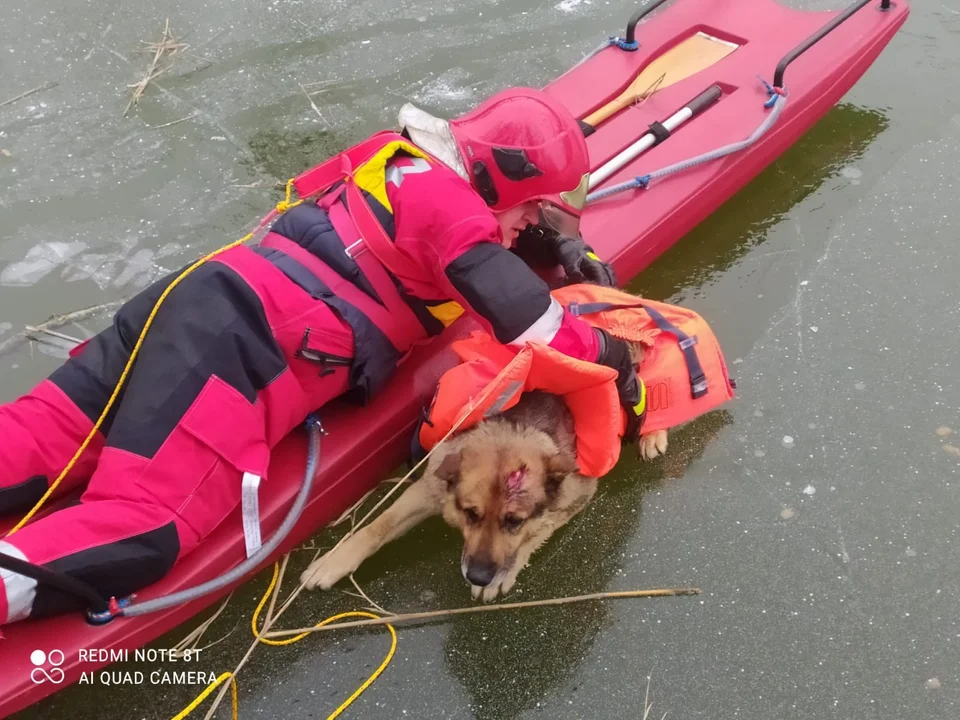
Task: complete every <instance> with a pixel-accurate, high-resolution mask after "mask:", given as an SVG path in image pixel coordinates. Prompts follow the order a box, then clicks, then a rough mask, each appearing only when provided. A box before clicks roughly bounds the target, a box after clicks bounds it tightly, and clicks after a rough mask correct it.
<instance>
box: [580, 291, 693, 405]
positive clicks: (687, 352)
mask: <svg viewBox="0 0 960 720" xmlns="http://www.w3.org/2000/svg"><path fill="white" fill-rule="evenodd" d="M626 308H643V309H644V310H646V311H647V314H648V315H649V316H650V318H651V319H652V320H653V322H654V323H656V325H657V327H658V328H660V329H661V330H662V331H663V332H668V333H670V334H671V335H673V336H674V337H676V338H677V341H678V342H679V344H680V351H681V352H682V353H683V359H684V361H685V362H686V364H687V375H688V377H689V378H690V393H691V395H692V396H693V398H695V399H696V398H699V397H703V396H704V395H706V394H707V376H706V374H705V373H704V372H703V366H702V365H701V364H700V358H699V356H698V355H697V350H696V348H695V347H694V346H695V345H696V344H697V336H696V335H694V336H693V337H691V336H689V335H687V334H686V333H685V332H684V331H683V330H681V329H680V328H678V327H677V326H676V325H674V324H673V323H672V322H670V321H669V320H667V319H666V318H665V317H664V316H663V314H662V313H661V312H660V311H659V310H654V309H653V308H652V307H648V306H647V305H645V304H643V303H631V304H617V303H605V302H595V303H583V304H581V303H578V302H576V301H574V302H572V303H570V305H569V306H568V307H567V309H568V310H569V311H570V314H571V315H574V316H579V315H590V314H591V313H598V312H605V311H607V310H622V309H626Z"/></svg>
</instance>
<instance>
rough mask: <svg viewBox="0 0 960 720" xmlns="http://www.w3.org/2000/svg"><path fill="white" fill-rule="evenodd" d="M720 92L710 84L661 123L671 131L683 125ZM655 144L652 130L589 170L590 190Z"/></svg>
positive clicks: (718, 97)
mask: <svg viewBox="0 0 960 720" xmlns="http://www.w3.org/2000/svg"><path fill="white" fill-rule="evenodd" d="M722 94H723V91H722V90H721V89H720V86H719V85H711V86H710V87H709V88H707V89H706V90H704V91H703V92H702V93H700V94H699V95H697V97H695V98H694V99H693V100H691V101H690V102H688V103H687V104H686V105H684V106H683V107H682V108H681V109H680V110H678V111H677V112H675V113H674V114H673V115H671V116H670V117H668V118H667V119H666V120H664V121H663V122H662V123H661V124H662V125H663V127H665V128H666V129H667V130H669V131H670V132H671V133H672V132H673V131H674V130H675V129H676V128H678V127H680V126H681V125H683V124H684V123H685V122H687V121H688V120H689V119H690V118H692V117H694V116H695V115H698V114H699V113H701V112H703V111H704V110H706V109H707V108H708V107H709V106H710V105H712V104H713V103H715V102H716V101H717V100H719V99H720V96H721V95H722ZM656 144H657V136H656V135H655V134H654V133H652V132H648V133H646V134H645V135H644V136H643V137H641V138H640V139H639V140H637V141H636V142H635V143H633V144H632V145H628V146H627V147H625V148H624V149H623V150H621V151H620V152H619V153H617V154H616V155H615V156H613V157H612V158H610V160H608V161H607V162H605V163H604V164H603V165H601V166H600V167H598V168H597V169H596V170H594V171H593V172H591V173H590V182H589V185H588V189H590V190H592V189H593V188H594V187H596V186H597V185H599V184H600V183H602V182H603V181H604V180H606V179H607V178H608V177H610V176H611V175H613V174H614V173H615V172H617V171H618V170H619V169H620V168H622V167H623V166H624V165H626V164H627V163H629V162H631V161H632V160H634V159H635V158H636V157H638V156H639V155H640V154H642V153H644V152H646V151H647V150H648V149H650V148H652V147H653V146H654V145H656Z"/></svg>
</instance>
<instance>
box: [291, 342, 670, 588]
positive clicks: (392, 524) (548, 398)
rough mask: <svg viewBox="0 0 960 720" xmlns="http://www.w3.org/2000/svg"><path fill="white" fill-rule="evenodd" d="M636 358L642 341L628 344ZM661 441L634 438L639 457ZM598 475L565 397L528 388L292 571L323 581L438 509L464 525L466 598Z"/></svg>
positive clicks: (522, 558)
mask: <svg viewBox="0 0 960 720" xmlns="http://www.w3.org/2000/svg"><path fill="white" fill-rule="evenodd" d="M630 349H631V355H632V358H633V360H634V362H635V364H638V365H639V363H640V362H641V361H642V360H643V348H642V347H641V346H640V345H631V348H630ZM666 449H667V431H666V430H660V431H657V432H654V433H650V434H648V435H643V436H641V438H640V447H639V454H640V455H641V457H643V458H644V459H646V460H651V459H653V458H655V457H657V456H658V455H662V454H663V453H665V452H666ZM596 489H597V478H593V477H584V476H582V475H580V474H579V473H578V472H577V467H576V438H575V435H574V426H573V416H572V415H571V413H570V411H569V409H568V408H567V406H566V404H565V403H564V402H563V400H562V399H561V398H560V397H558V396H556V395H551V394H549V393H545V392H541V391H534V392H529V393H526V394H524V395H523V397H522V398H521V399H520V401H519V402H518V403H517V404H516V405H515V406H514V407H512V408H510V409H509V410H507V411H505V412H503V413H501V414H499V415H496V416H494V417H490V418H487V419H485V420H483V421H481V422H480V423H478V424H477V425H475V426H474V427H472V428H470V429H468V430H466V431H464V432H463V433H461V434H460V435H456V436H454V437H453V438H452V439H450V440H449V441H447V442H446V443H444V444H443V445H441V446H438V447H437V448H436V450H435V452H434V453H433V454H432V455H431V456H430V459H429V460H428V461H427V466H426V470H425V472H424V475H423V477H422V478H420V479H419V480H417V481H416V482H414V483H413V484H412V485H411V486H410V487H409V488H408V489H407V490H406V491H405V492H404V493H403V495H401V496H400V498H399V499H398V500H397V501H396V502H394V504H393V505H392V506H390V507H389V508H388V509H387V510H386V511H385V512H384V513H383V514H382V515H380V517H378V518H377V519H376V520H374V521H373V522H371V523H370V524H369V525H366V526H364V527H362V528H361V529H360V530H358V531H357V532H356V534H354V535H352V536H351V537H349V538H348V539H347V540H346V541H345V542H344V543H343V544H341V545H340V546H339V547H338V548H335V549H334V550H332V551H330V552H328V553H327V554H326V555H324V556H323V557H321V558H320V559H318V560H316V561H315V562H314V563H312V564H311V565H310V566H309V567H308V568H307V569H306V570H305V571H304V572H303V573H302V574H301V576H300V580H301V582H302V583H304V584H305V585H306V587H307V588H309V589H315V588H317V587H319V588H321V589H323V590H328V589H330V588H331V587H332V586H333V585H334V584H336V583H337V582H338V581H340V580H341V579H342V578H344V577H346V576H348V575H350V574H351V573H352V572H354V571H355V570H356V569H357V568H358V567H359V566H360V564H361V563H362V562H363V561H364V560H366V559H367V558H368V557H370V556H371V555H373V553H375V552H376V551H377V550H379V549H380V548H381V547H383V545H385V544H386V543H388V542H390V541H391V540H395V539H396V538H398V537H400V536H401V535H403V534H404V533H406V532H407V531H408V530H410V529H411V528H412V527H414V526H415V525H416V524H417V523H420V522H422V521H423V520H425V519H426V518H428V517H431V516H433V515H438V514H441V515H442V516H443V519H444V520H445V521H446V522H447V523H448V524H449V525H451V526H452V527H455V528H458V529H460V531H461V532H462V533H463V539H464V545H463V554H462V556H461V561H460V568H461V571H462V573H463V577H464V578H465V579H466V580H467V582H468V583H470V585H471V586H472V589H473V597H474V598H477V597H480V596H481V595H482V597H483V600H484V601H490V600H493V599H495V598H496V597H497V596H498V595H499V594H501V593H502V594H504V595H505V594H506V593H508V592H509V591H510V589H511V588H512V587H513V585H514V583H515V582H516V580H517V574H518V573H519V572H520V571H521V570H522V569H523V568H524V567H525V566H526V565H527V563H528V561H529V560H530V556H531V555H532V554H533V553H534V552H535V551H536V550H537V549H538V548H539V547H540V546H541V545H542V544H543V543H544V542H545V541H546V540H547V539H548V538H549V537H550V536H551V535H552V534H553V533H554V532H555V531H556V530H557V529H558V528H560V527H562V526H563V525H564V524H566V523H567V522H568V521H569V520H570V519H571V518H572V517H574V516H575V515H576V514H577V513H579V512H580V511H581V510H583V508H584V507H586V506H587V504H588V503H589V502H590V500H591V498H592V497H593V495H594V493H595V492H596Z"/></svg>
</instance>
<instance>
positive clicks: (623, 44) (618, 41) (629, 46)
mask: <svg viewBox="0 0 960 720" xmlns="http://www.w3.org/2000/svg"><path fill="white" fill-rule="evenodd" d="M610 44H611V45H616V46H617V47H618V48H620V49H621V50H627V51H628V52H633V51H634V50H636V49H637V48H638V47H640V43H639V42H637V41H636V40H634V41H633V42H627V41H626V40H624V39H623V38H621V37H611V38H610Z"/></svg>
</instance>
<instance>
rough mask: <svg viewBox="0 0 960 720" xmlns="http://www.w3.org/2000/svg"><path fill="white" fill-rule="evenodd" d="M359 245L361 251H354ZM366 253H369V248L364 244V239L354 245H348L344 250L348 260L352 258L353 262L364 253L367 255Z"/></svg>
mask: <svg viewBox="0 0 960 720" xmlns="http://www.w3.org/2000/svg"><path fill="white" fill-rule="evenodd" d="M358 245H359V246H360V249H359V250H357V251H354V250H353V249H354V248H355V247H357V246H358ZM366 251H367V246H366V243H364V242H363V238H360V239H359V240H357V241H356V242H355V243H353V244H351V245H348V246H347V247H345V248H344V249H343V252H344V253H345V254H346V256H347V257H348V258H350V259H351V260H355V259H356V258H358V257H360V256H361V255H363V253H365V252H366Z"/></svg>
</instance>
